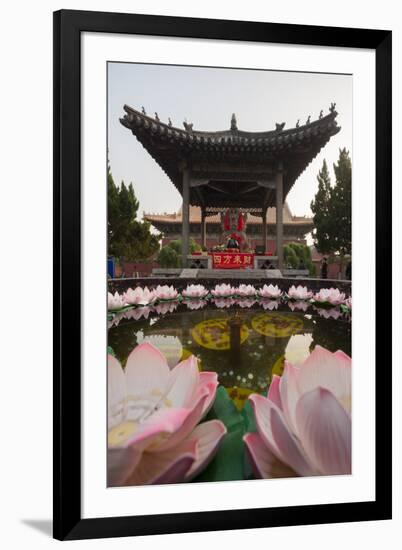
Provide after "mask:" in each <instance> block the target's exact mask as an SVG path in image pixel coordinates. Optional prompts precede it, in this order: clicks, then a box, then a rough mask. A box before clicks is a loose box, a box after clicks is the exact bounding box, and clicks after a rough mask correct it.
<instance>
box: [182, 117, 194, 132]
mask: <svg viewBox="0 0 402 550" xmlns="http://www.w3.org/2000/svg"><path fill="white" fill-rule="evenodd" d="M183 126H184V129H185V130H186V132H192V131H193V123H192V122H187V119H185V120H184V122H183Z"/></svg>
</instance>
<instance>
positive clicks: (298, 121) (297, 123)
mask: <svg viewBox="0 0 402 550" xmlns="http://www.w3.org/2000/svg"><path fill="white" fill-rule="evenodd" d="M299 126H300V118H298V119H297V122H296V128H298V127H299Z"/></svg>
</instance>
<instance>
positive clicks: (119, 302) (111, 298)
mask: <svg viewBox="0 0 402 550" xmlns="http://www.w3.org/2000/svg"><path fill="white" fill-rule="evenodd" d="M124 306H125V301H124V297H123V296H121V295H120V294H119V293H118V292H117V291H116V292H115V293H114V294H112V293H111V292H108V293H107V309H108V311H116V310H117V309H121V308H122V307H124Z"/></svg>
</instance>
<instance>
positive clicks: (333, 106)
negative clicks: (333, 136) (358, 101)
mask: <svg viewBox="0 0 402 550" xmlns="http://www.w3.org/2000/svg"><path fill="white" fill-rule="evenodd" d="M335 107H336V103H332V102H331V105H330V107H329V112H330V113H334V112H335Z"/></svg>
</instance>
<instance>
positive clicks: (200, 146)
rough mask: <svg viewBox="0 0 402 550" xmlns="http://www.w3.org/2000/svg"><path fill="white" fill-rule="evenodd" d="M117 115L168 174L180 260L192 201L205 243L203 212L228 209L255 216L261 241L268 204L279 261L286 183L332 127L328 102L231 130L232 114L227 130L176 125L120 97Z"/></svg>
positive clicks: (334, 125) (334, 129)
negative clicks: (309, 113) (251, 128)
mask: <svg viewBox="0 0 402 550" xmlns="http://www.w3.org/2000/svg"><path fill="white" fill-rule="evenodd" d="M124 111H125V113H126V114H125V115H124V117H123V118H121V119H120V122H121V123H122V124H123V126H125V127H126V128H128V129H129V130H131V132H132V133H133V134H134V135H135V137H136V138H137V139H138V141H139V142H140V143H141V144H142V145H143V147H144V148H145V149H146V150H147V151H148V153H149V154H150V155H151V156H152V158H153V159H154V160H155V161H156V162H157V163H158V164H159V166H160V167H161V168H162V170H164V172H165V173H166V174H167V175H168V177H169V178H170V180H171V181H172V183H173V184H174V185H175V187H176V188H177V190H178V191H179V193H180V194H181V196H182V197H183V206H182V220H181V230H182V235H181V238H182V247H183V249H182V254H183V265H186V261H187V256H188V252H189V239H190V205H191V206H198V207H199V208H200V225H201V240H202V242H203V243H205V238H206V219H207V217H209V216H214V215H216V214H219V213H222V212H225V211H230V212H233V211H234V210H235V211H236V212H242V213H248V214H251V215H252V216H259V217H260V218H261V221H262V234H263V241H264V242H265V243H266V241H267V230H268V223H267V218H268V216H267V211H268V209H269V208H270V207H275V210H276V216H275V235H276V255H277V258H278V267H279V269H282V267H283V242H284V234H283V226H284V220H283V206H284V201H285V198H286V196H287V194H288V193H289V191H290V189H291V188H292V186H293V184H294V183H295V181H296V180H297V178H298V177H299V175H300V174H301V173H302V172H303V170H304V169H305V168H306V167H307V165H308V164H309V163H310V162H311V161H312V160H313V159H314V157H315V156H316V155H317V154H318V153H319V151H320V150H321V149H322V147H324V146H325V145H326V143H327V142H328V141H329V139H330V138H331V137H332V136H334V135H335V134H337V133H338V132H339V130H340V127H339V126H338V125H337V122H336V120H335V119H336V116H337V112H336V110H335V104H332V105H331V107H330V110H329V113H328V114H327V115H326V116H323V113H322V111H321V112H320V116H319V118H318V119H317V120H314V121H311V120H310V117H308V119H307V121H306V123H305V124H304V125H299V123H297V124H296V127H294V128H291V129H289V130H285V129H284V126H285V124H284V123H281V124H276V128H275V129H274V130H269V131H266V132H245V131H242V130H239V128H238V126H237V120H236V117H235V115H232V119H231V125H230V129H229V130H222V131H216V132H203V131H198V130H195V129H194V128H193V124H190V123H187V122H184V123H183V125H184V129H181V128H177V127H174V126H173V125H172V123H171V121H170V119H169V122H168V123H167V124H165V123H164V122H162V121H161V120H160V119H159V117H158V115H157V113H155V117H150V116H148V115H147V114H146V113H145V110H144V109H142V112H140V111H137V110H136V109H133V108H132V107H129V106H127V105H125V106H124Z"/></svg>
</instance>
